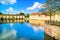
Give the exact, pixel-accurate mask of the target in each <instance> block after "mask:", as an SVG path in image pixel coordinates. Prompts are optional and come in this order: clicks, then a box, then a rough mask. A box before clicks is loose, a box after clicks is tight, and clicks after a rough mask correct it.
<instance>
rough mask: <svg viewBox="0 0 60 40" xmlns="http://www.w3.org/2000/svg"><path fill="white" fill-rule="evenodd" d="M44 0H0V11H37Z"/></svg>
mask: <svg viewBox="0 0 60 40" xmlns="http://www.w3.org/2000/svg"><path fill="white" fill-rule="evenodd" d="M45 1H46V0H0V12H2V13H4V14H19V13H20V12H24V13H32V12H38V11H39V10H40V9H41V8H44V7H42V5H43V4H44V3H45Z"/></svg>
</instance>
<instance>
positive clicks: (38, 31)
mask: <svg viewBox="0 0 60 40" xmlns="http://www.w3.org/2000/svg"><path fill="white" fill-rule="evenodd" d="M0 35H1V36H0V40H44V28H43V27H42V26H40V24H37V23H31V22H30V20H15V21H11V20H8V21H3V22H1V24H0Z"/></svg>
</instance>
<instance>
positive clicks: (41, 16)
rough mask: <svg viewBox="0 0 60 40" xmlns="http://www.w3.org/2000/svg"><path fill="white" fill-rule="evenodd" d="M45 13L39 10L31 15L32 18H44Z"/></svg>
mask: <svg viewBox="0 0 60 40" xmlns="http://www.w3.org/2000/svg"><path fill="white" fill-rule="evenodd" d="M43 17H44V15H43V14H41V13H39V12H33V13H31V14H30V15H29V18H30V19H44V18H43Z"/></svg>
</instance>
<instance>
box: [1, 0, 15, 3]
mask: <svg viewBox="0 0 60 40" xmlns="http://www.w3.org/2000/svg"><path fill="white" fill-rule="evenodd" d="M0 2H1V3H2V4H14V3H16V0H0Z"/></svg>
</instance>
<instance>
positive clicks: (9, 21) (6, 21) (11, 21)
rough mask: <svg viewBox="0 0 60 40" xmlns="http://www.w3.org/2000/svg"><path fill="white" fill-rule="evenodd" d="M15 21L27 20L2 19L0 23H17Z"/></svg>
mask: <svg viewBox="0 0 60 40" xmlns="http://www.w3.org/2000/svg"><path fill="white" fill-rule="evenodd" d="M15 22H20V23H22V22H25V20H3V21H0V23H15Z"/></svg>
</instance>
